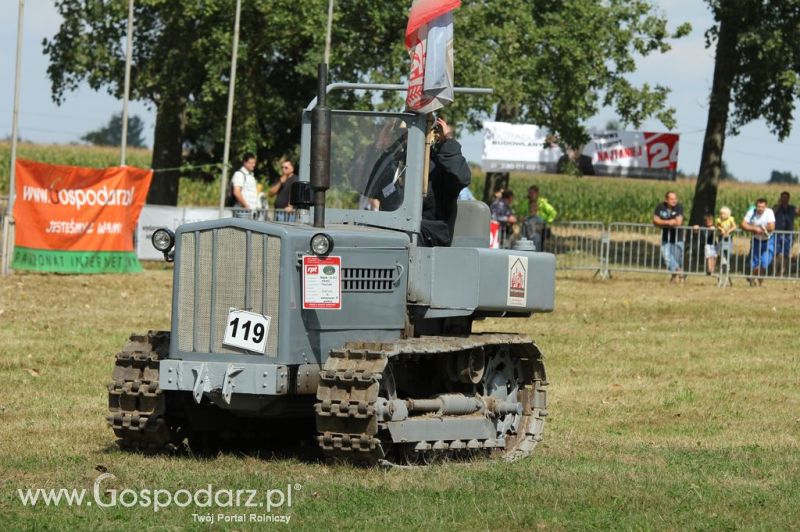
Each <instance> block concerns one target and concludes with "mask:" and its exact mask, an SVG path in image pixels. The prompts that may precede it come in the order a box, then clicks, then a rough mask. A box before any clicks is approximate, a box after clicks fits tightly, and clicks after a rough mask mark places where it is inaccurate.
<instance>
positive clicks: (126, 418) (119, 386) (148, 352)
mask: <svg viewBox="0 0 800 532" xmlns="http://www.w3.org/2000/svg"><path fill="white" fill-rule="evenodd" d="M168 352H169V332H165V331H150V332H148V333H147V334H132V335H131V337H130V341H129V342H128V344H126V345H125V347H123V348H122V351H120V352H119V353H117V355H116V357H115V361H114V371H113V373H112V379H113V381H112V382H111V383H109V385H108V410H109V415H108V416H107V418H106V419H107V420H108V424H109V426H110V427H111V428H112V429H113V430H114V434H115V435H116V436H117V438H119V439H118V440H117V443H118V445H119V446H120V447H121V448H123V449H126V450H135V451H161V450H165V449H167V448H168V446H169V444H170V443H171V442H172V435H171V431H170V427H169V425H168V424H167V422H166V419H165V415H166V397H165V396H164V392H163V390H161V389H160V388H159V386H158V364H159V360H161V358H162V357H165V356H167V353H168Z"/></svg>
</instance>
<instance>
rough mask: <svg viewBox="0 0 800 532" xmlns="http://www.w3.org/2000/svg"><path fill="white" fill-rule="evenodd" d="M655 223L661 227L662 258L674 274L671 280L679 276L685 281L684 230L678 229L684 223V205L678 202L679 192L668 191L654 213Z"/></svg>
mask: <svg viewBox="0 0 800 532" xmlns="http://www.w3.org/2000/svg"><path fill="white" fill-rule="evenodd" d="M653 225H655V226H656V227H660V228H661V258H662V259H664V263H665V264H666V266H667V270H669V272H670V273H671V274H672V277H670V282H671V283H672V282H675V279H676V278H678V277H679V276H680V281H681V282H683V280H684V279H685V278H686V276H685V275H683V248H684V242H683V231H682V230H681V229H678V228H679V227H680V226H681V225H683V205H681V204H680V203H678V194H676V193H675V192H673V191H669V192H667V194H666V195H665V196H664V201H663V202H662V203H660V204H658V205H657V206H656V209H655V212H654V213H653Z"/></svg>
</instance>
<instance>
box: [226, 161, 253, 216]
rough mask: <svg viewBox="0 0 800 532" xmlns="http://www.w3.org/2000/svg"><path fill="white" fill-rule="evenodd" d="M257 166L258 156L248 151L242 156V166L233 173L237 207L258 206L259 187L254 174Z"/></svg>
mask: <svg viewBox="0 0 800 532" xmlns="http://www.w3.org/2000/svg"><path fill="white" fill-rule="evenodd" d="M255 167H256V156H255V155H254V154H252V153H250V152H248V153H245V154H244V155H243V156H242V167H241V168H240V169H239V170H237V171H236V172H234V173H233V178H232V179H231V191H232V193H233V197H234V198H235V199H236V207H235V208H237V209H247V210H253V209H257V208H258V187H257V184H256V176H255V175H254V174H253V170H255ZM247 217H249V215H248V216H247Z"/></svg>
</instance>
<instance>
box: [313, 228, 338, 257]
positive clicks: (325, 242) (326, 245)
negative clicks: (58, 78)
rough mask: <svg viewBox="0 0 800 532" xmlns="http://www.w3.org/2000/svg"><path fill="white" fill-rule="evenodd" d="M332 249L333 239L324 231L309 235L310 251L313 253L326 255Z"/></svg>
mask: <svg viewBox="0 0 800 532" xmlns="http://www.w3.org/2000/svg"><path fill="white" fill-rule="evenodd" d="M332 250H333V239H332V238H331V237H330V236H328V235H326V234H325V233H317V234H316V235H314V236H312V237H311V251H313V252H314V254H315V255H327V254H328V253H330V252H331V251H332Z"/></svg>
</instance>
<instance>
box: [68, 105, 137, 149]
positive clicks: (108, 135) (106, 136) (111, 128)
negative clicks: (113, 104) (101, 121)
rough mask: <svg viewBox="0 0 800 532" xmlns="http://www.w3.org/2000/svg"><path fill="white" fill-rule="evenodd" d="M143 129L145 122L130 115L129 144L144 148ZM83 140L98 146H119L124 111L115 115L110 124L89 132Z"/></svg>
mask: <svg viewBox="0 0 800 532" xmlns="http://www.w3.org/2000/svg"><path fill="white" fill-rule="evenodd" d="M143 130H144V122H142V119H141V118H139V117H138V116H135V115H134V116H129V117H128V146H132V147H134V148H144V139H143V138H142V131H143ZM81 140H82V141H84V142H88V143H90V144H94V145H96V146H119V145H120V144H121V143H122V113H117V114H115V115H113V116H112V117H111V119H109V121H108V124H106V125H105V126H103V127H101V128H100V129H96V130H94V131H90V132H88V133H87V134H85V135H84V136H82V137H81Z"/></svg>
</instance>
